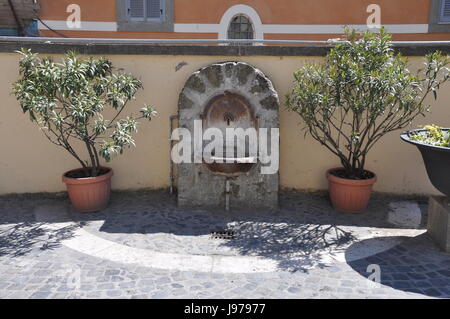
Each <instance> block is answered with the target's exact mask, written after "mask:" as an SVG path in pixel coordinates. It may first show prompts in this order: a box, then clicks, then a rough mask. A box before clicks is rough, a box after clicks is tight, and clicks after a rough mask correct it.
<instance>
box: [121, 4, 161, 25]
mask: <svg viewBox="0 0 450 319" xmlns="http://www.w3.org/2000/svg"><path fill="white" fill-rule="evenodd" d="M163 17H164V0H127V18H128V19H129V20H130V21H152V20H153V21H158V20H161V19H163Z"/></svg>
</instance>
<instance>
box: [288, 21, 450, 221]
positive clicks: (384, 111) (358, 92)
mask: <svg viewBox="0 0 450 319" xmlns="http://www.w3.org/2000/svg"><path fill="white" fill-rule="evenodd" d="M345 34H346V35H345V39H343V40H342V41H340V42H338V43H337V44H336V45H335V47H334V48H333V49H331V50H330V52H329V53H328V55H327V57H326V58H325V62H324V64H321V65H318V64H306V65H305V66H304V67H303V68H301V69H299V70H298V71H296V72H295V73H294V78H295V80H294V87H293V89H292V91H291V92H290V93H289V94H288V95H287V100H286V105H287V109H288V110H290V111H293V112H296V113H298V114H299V115H300V117H301V118H302V119H303V122H304V123H305V128H306V129H307V133H308V132H309V134H310V135H311V136H312V137H313V138H314V139H315V140H317V141H318V142H319V143H320V144H322V145H323V146H325V147H326V148H327V149H328V150H329V151H330V152H332V153H333V154H334V155H336V156H337V157H338V158H339V160H340V162H341V165H342V167H339V168H334V169H330V170H328V172H327V178H328V180H329V185H330V186H329V192H330V198H331V201H332V203H333V206H334V207H335V208H336V209H337V210H339V211H343V212H359V211H362V210H364V209H365V207H366V206H367V203H368V201H369V198H370V193H371V190H372V185H373V184H374V183H375V181H376V175H375V174H374V173H373V172H371V171H369V170H367V169H366V159H367V156H368V153H369V151H370V150H371V149H372V148H373V146H374V145H375V144H376V143H377V142H378V141H379V140H380V139H381V138H382V137H383V136H384V135H385V134H387V133H389V132H392V131H395V130H398V129H402V128H404V127H406V126H408V125H409V124H410V123H411V121H412V120H413V119H414V118H415V117H417V116H419V115H424V114H425V113H426V112H427V110H428V106H427V105H426V104H425V103H424V100H425V98H426V97H427V96H428V95H429V94H430V93H431V92H433V94H434V95H435V96H436V93H437V90H438V88H439V86H440V84H442V83H443V82H444V81H446V80H447V79H448V74H447V75H443V73H445V72H443V71H444V70H445V66H446V65H447V64H448V61H449V60H448V57H446V56H443V55H442V54H441V53H439V52H435V53H433V54H430V55H427V56H426V62H425V69H424V70H421V71H419V72H418V73H417V74H412V73H411V72H410V71H409V70H408V68H407V62H408V61H407V59H406V58H404V57H402V56H401V55H400V54H396V53H394V51H393V49H392V43H391V36H390V35H389V34H387V33H386V32H385V31H384V30H381V32H380V33H378V34H376V33H371V32H364V33H362V34H358V33H357V32H356V31H355V30H350V29H346V30H345Z"/></svg>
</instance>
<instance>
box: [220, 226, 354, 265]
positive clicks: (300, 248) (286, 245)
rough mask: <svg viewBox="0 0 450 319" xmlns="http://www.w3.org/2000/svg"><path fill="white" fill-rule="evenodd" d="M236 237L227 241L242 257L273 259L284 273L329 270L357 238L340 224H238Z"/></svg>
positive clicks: (226, 243)
mask: <svg viewBox="0 0 450 319" xmlns="http://www.w3.org/2000/svg"><path fill="white" fill-rule="evenodd" d="M233 230H235V231H236V233H237V236H236V238H235V239H233V240H228V241H226V242H224V243H223V244H221V245H223V246H226V247H229V248H232V249H234V250H236V251H238V252H239V254H240V255H243V256H258V257H263V258H268V259H272V260H274V261H276V262H277V266H278V268H279V269H280V270H283V271H291V272H296V271H301V272H308V271H309V270H310V269H311V268H314V267H326V265H327V264H328V263H329V262H330V261H331V260H332V259H331V258H332V257H336V255H337V254H339V253H340V252H342V251H343V250H345V248H346V247H347V246H348V245H350V244H351V243H352V242H353V241H355V240H357V238H356V237H355V236H354V235H353V234H352V233H351V232H349V231H346V230H344V229H342V228H341V227H339V226H337V225H314V224H288V223H277V224H272V223H265V222H253V221H245V222H238V223H237V224H236V225H235V227H233Z"/></svg>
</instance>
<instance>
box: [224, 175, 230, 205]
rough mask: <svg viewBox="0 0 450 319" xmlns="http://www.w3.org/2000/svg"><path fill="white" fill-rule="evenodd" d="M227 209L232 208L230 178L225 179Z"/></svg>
mask: <svg viewBox="0 0 450 319" xmlns="http://www.w3.org/2000/svg"><path fill="white" fill-rule="evenodd" d="M225 210H226V211H229V210H230V180H229V179H228V178H226V179H225Z"/></svg>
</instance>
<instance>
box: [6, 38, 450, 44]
mask: <svg viewBox="0 0 450 319" xmlns="http://www.w3.org/2000/svg"><path fill="white" fill-rule="evenodd" d="M0 42H29V43H30V42H31V43H42V42H47V43H85V44H102V43H103V44H207V43H211V44H220V43H261V44H271V43H272V44H298V45H326V46H333V45H334V44H337V43H342V41H310V40H254V39H253V40H251V39H249V40H240V39H110V38H109V39H108V38H55V37H38V38H36V37H10V36H0ZM392 44H393V45H394V46H435V45H450V41H393V42H392Z"/></svg>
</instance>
